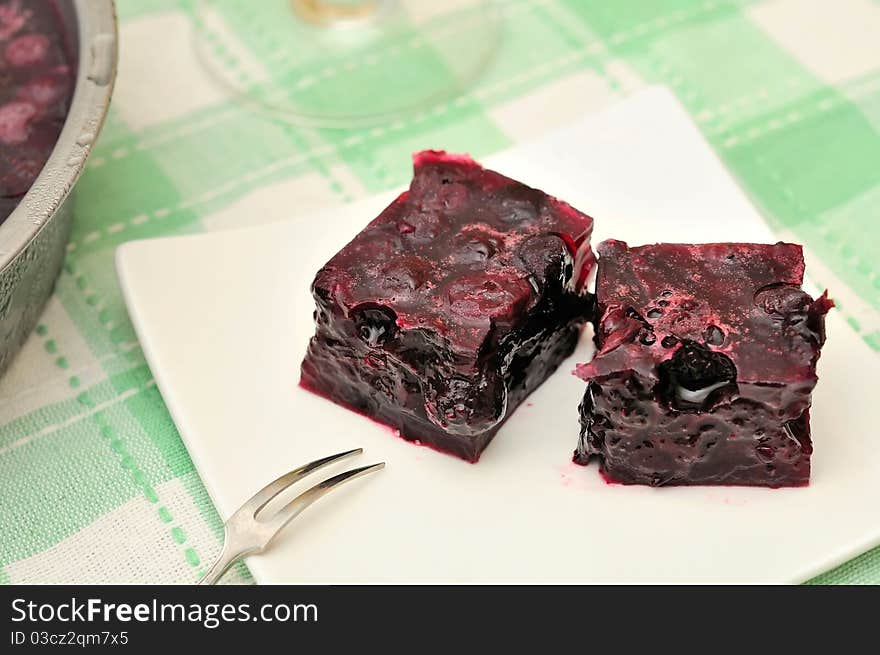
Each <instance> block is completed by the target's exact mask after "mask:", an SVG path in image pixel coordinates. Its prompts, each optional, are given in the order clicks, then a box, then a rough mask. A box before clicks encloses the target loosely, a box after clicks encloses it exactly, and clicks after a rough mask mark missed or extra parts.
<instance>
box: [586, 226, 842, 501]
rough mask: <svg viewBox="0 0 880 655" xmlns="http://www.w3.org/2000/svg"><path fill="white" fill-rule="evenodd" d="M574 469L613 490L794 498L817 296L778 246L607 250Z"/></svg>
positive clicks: (796, 261) (806, 459)
mask: <svg viewBox="0 0 880 655" xmlns="http://www.w3.org/2000/svg"><path fill="white" fill-rule="evenodd" d="M598 251H599V265H598V274H597V282H596V301H597V304H598V319H597V324H596V345H597V349H598V352H597V354H596V357H595V358H594V359H593V360H592V361H591V362H590V363H588V364H583V365H580V366H579V367H578V369H577V372H576V373H577V375H578V376H580V377H581V378H583V379H584V380H586V381H587V389H586V393H585V395H584V399H583V402H582V404H581V406H580V412H581V438H580V442H579V445H578V449H577V451H576V453H575V460H576V461H578V462H580V463H587V461H588V459H589V458H591V457H593V456H595V457H596V458H597V459H598V460H599V462H600V465H601V470H602V472H603V474H604V475H605V477H606V478H607V479H608V480H610V481H614V482H622V483H628V484H650V485H655V486H657V485H684V484H736V485H759V486H768V487H782V486H799V485H805V484H807V483H808V482H809V478H810V454H811V452H812V444H811V441H810V396H811V392H812V390H813V387H814V386H815V384H816V379H817V378H816V362H817V360H818V358H819V353H820V349H821V347H822V344H823V343H824V341H825V314H826V313H827V312H828V310H829V309H830V308H831V307H832V306H833V302H832V301H831V300H829V299H828V297H827V292H826V293H825V294H823V295H822V296H821V297H820V298H818V299H816V300H814V299H813V298H811V297H810V296H809V295H808V294H807V293H805V292H804V291H802V290H801V283H802V282H803V274H804V261H803V254H802V250H801V247H800V246H798V245H793V244H788V243H777V244H775V245H768V244H747V243H723V244H722V243H718V244H702V245H676V244H658V245H649V246H642V247H636V248H630V247H629V246H627V244H625V243H623V242H620V241H605V242H603V243H602V244H601V245H600V246H599V248H598Z"/></svg>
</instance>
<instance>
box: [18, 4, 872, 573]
mask: <svg viewBox="0 0 880 655" xmlns="http://www.w3.org/2000/svg"><path fill="white" fill-rule="evenodd" d="M429 4H431V5H433V8H432V11H431V12H430V15H426V16H421V17H419V18H418V20H415V19H414V20H413V26H412V30H411V31H410V32H409V33H408V34H396V35H395V36H394V38H395V39H398V42H397V43H394V44H392V45H393V46H394V47H393V48H389V49H388V51H389V52H392V53H394V56H405V57H409V58H412V59H413V60H414V61H418V62H419V65H420V66H423V67H424V70H425V74H426V75H444V74H448V73H445V71H448V69H447V68H445V63H444V62H443V61H442V60H441V59H440V58H438V57H437V56H436V54H435V53H433V52H432V50H431V46H430V38H427V39H422V38H420V35H422V34H425V33H427V32H428V29H426V28H430V27H431V26H432V23H433V22H434V21H444V24H445V28H444V29H447V30H448V29H455V28H456V26H457V25H463V26H464V25H466V24H467V20H466V19H465V17H459V16H457V15H456V14H455V13H454V12H456V11H460V10H456V9H455V3H454V2H449V3H445V2H438V3H429ZM502 6H503V12H504V21H505V34H504V38H503V41H502V44H501V51H500V52H499V53H498V57H497V59H496V60H495V61H494V63H493V65H492V68H491V70H490V71H489V73H488V74H487V75H486V76H485V77H483V78H482V79H481V80H480V81H479V83H478V85H477V86H476V87H475V88H474V89H472V90H471V92H470V93H468V94H467V95H465V96H463V97H459V98H456V99H454V100H452V101H450V102H446V103H443V104H440V105H439V106H437V107H434V108H432V109H430V110H429V111H426V112H422V113H419V114H415V115H412V116H408V117H405V118H402V119H400V120H398V121H395V122H393V123H391V124H389V125H386V126H383V127H379V128H374V129H366V130H357V131H344V130H343V131H332V130H327V131H322V130H309V129H301V128H297V127H294V126H291V125H289V124H285V123H283V122H280V121H277V120H272V119H269V118H266V117H263V116H260V115H258V114H255V113H254V112H253V111H251V110H248V109H247V108H244V107H242V106H240V105H238V104H236V102H235V101H233V100H232V99H231V98H230V97H228V96H227V94H225V93H224V91H223V89H222V88H220V87H218V86H217V85H216V84H215V83H214V82H213V81H212V80H211V79H209V77H208V75H207V74H206V73H205V72H204V70H203V69H202V67H201V66H200V64H199V62H198V61H197V60H196V58H195V56H194V50H193V42H192V30H193V24H194V22H195V19H194V11H193V8H192V6H191V4H190V2H186V1H184V0H119V2H118V10H119V14H120V20H121V26H120V32H121V61H120V68H119V79H118V84H117V88H116V93H115V97H114V102H113V107H112V110H111V114H110V118H109V120H108V123H107V125H106V128H105V130H104V132H103V134H102V136H101V139H100V141H99V143H98V144H97V145H96V147H95V151H94V153H93V156H92V158H91V160H90V162H89V165H88V169H87V171H86V174H85V175H84V177H83V179H82V183H81V186H80V191H79V194H78V195H77V197H76V214H77V219H76V225H75V228H74V233H73V237H72V241H71V244H70V248H69V254H68V257H67V260H66V264H65V266H64V270H63V272H62V274H61V277H60V279H59V281H58V286H57V290H56V292H55V295H54V296H53V297H52V299H51V301H50V302H49V305H48V307H47V309H46V312H45V314H44V316H43V318H42V321H41V323H40V325H39V327H38V328H37V330H36V332H35V333H34V334H33V336H32V337H31V338H30V340H29V341H28V342H27V344H26V346H25V347H24V350H23V352H22V353H21V355H20V356H19V357H18V358H17V360H16V361H15V363H14V365H13V367H12V369H11V370H10V371H9V373H8V374H7V375H6V376H5V377H4V378H3V379H2V381H0V582H4V583H20V582H25V583H27V582H32V583H36V582H71V583H84V582H113V581H118V582H184V583H188V582H193V581H195V580H196V579H197V577H198V576H199V574H200V572H201V571H202V569H203V568H204V567H205V565H206V563H207V562H209V560H210V559H211V558H212V557H213V556H214V555H215V554H216V553H217V552H218V549H219V543H220V537H221V524H220V521H219V519H218V516H217V514H216V512H215V510H214V508H213V506H212V505H211V502H210V500H209V498H208V496H207V494H206V492H205V490H204V488H203V486H202V484H201V482H200V480H199V477H198V474H197V473H196V471H195V470H194V468H193V464H192V461H191V460H190V458H189V456H188V454H187V452H186V450H185V448H184V446H183V444H182V443H181V440H180V438H179V436H178V434H177V432H176V430H175V427H174V425H173V423H172V422H171V419H170V418H169V415H168V412H167V411H166V409H165V407H164V405H163V403H162V399H161V397H160V395H159V392H158V390H157V389H156V386H155V383H154V381H153V379H152V377H151V374H150V370H149V368H148V367H147V365H146V363H145V360H144V356H143V354H142V352H141V350H140V348H139V346H138V342H137V339H136V338H135V335H134V332H133V330H132V326H131V323H130V322H129V319H128V317H127V315H126V310H125V307H124V305H123V302H122V299H121V297H120V293H119V289H118V287H117V282H116V275H115V272H114V267H113V253H114V250H115V248H116V246H118V245H119V244H120V243H122V242H124V241H127V240H129V239H136V238H144V237H154V236H159V235H168V234H183V233H193V232H200V231H204V230H212V229H220V228H225V227H229V226H244V225H249V224H254V223H256V222H262V221H267V220H273V219H278V218H283V217H285V216H290V215H294V214H298V213H303V212H308V211H309V210H312V209H315V208H318V207H321V206H326V205H330V204H333V203H342V202H347V201H351V200H353V199H355V198H359V197H362V196H365V195H368V194H372V193H375V192H377V191H381V190H384V189H388V188H391V187H393V186H396V185H401V184H404V183H405V182H406V181H407V177H408V175H409V164H408V161H409V155H410V153H411V152H412V151H413V150H416V149H420V148H423V147H427V146H433V147H444V148H446V149H450V150H458V151H469V152H471V153H472V154H474V155H475V156H477V157H481V156H485V155H487V154H488V153H491V152H493V151H496V150H499V149H501V148H505V147H508V146H510V145H511V144H513V143H516V142H518V141H520V140H523V139H528V138H533V137H535V136H538V135H540V134H541V133H542V132H545V131H547V130H550V129H552V128H554V127H556V126H559V125H561V124H564V123H566V122H569V121H572V120H574V119H576V118H578V117H580V116H582V115H583V114H585V113H587V112H589V111H592V110H594V109H597V108H600V107H602V106H604V105H607V104H609V103H613V102H615V101H616V100H618V99H619V98H621V97H623V96H624V95H626V94H628V93H630V92H632V91H633V90H634V89H637V88H639V87H641V86H643V85H646V84H657V83H660V84H665V85H668V86H669V87H671V88H672V89H673V90H674V91H675V93H676V94H677V95H678V97H679V98H680V100H681V101H682V102H683V103H684V105H685V106H686V107H687V109H688V111H689V112H690V113H691V115H692V117H693V119H694V121H695V122H696V123H697V124H698V125H699V127H700V129H701V130H702V131H703V133H704V134H705V136H706V138H707V139H708V140H709V141H710V142H711V143H712V145H713V146H714V148H715V149H716V151H717V153H718V154H719V156H720V157H721V158H722V159H723V160H724V161H725V162H726V164H727V165H728V166H729V168H730V170H731V171H733V173H734V174H735V175H736V176H737V177H738V179H739V180H740V182H741V183H742V185H743V187H744V188H745V189H746V190H747V191H748V192H749V193H750V194H751V196H752V197H753V199H754V201H755V202H756V203H757V205H758V206H760V207H761V208H762V210H763V211H764V212H765V214H766V216H767V218H768V220H769V221H770V222H771V223H772V225H773V226H774V227H775V228H776V229H777V231H778V233H779V235H780V237H782V238H785V239H790V240H796V241H799V242H802V243H804V244H806V246H807V247H808V249H809V251H810V254H811V257H812V261H811V263H813V264H814V266H813V270H814V273H815V274H818V277H819V279H818V280H817V281H818V282H819V283H820V284H822V285H824V286H827V287H829V288H830V289H831V290H832V293H833V295H834V298H835V300H836V301H837V303H838V306H839V311H841V312H842V313H843V314H844V315H845V316H846V318H847V320H848V321H849V323H850V324H851V325H852V327H853V328H854V329H855V330H856V331H857V332H858V333H859V334H861V335H862V337H863V338H864V339H865V341H866V342H867V343H868V344H869V345H870V346H871V347H872V348H873V349H874V350H880V320H878V317H880V314H878V310H880V271H878V266H877V264H876V262H877V261H880V220H878V217H880V36H878V35H880V0H834V1H831V0H756V1H752V2H750V1H748V0H739V1H736V0H614V1H613V2H600V1H595V2H594V1H587V0H513V1H509V2H502ZM219 7H220V9H219V12H218V18H217V20H215V21H214V22H215V24H214V25H212V31H213V33H214V34H215V35H217V34H219V35H220V36H219V37H217V38H215V39H214V44H213V47H214V51H215V52H214V54H213V55H212V56H216V57H218V58H221V61H223V62H224V63H225V65H228V66H229V67H230V68H233V69H235V71H234V72H235V74H236V75H239V76H249V77H243V78H242V79H248V80H250V81H252V82H253V84H254V86H255V88H258V87H259V84H260V80H265V79H267V78H268V77H272V78H273V79H277V78H278V77H279V76H287V77H289V78H290V79H291V80H296V79H300V78H302V77H303V76H308V75H315V74H320V75H323V76H328V75H331V76H332V75H333V72H334V70H336V69H338V68H340V66H343V67H344V66H357V65H360V62H331V63H334V64H340V66H337V67H336V68H334V67H333V66H330V65H327V64H326V62H324V63H322V62H317V61H316V62H314V66H313V67H312V68H311V69H310V68H308V67H307V66H305V65H303V64H300V65H299V68H290V70H285V69H284V68H283V67H285V66H290V63H289V62H290V61H291V58H289V57H287V56H285V42H284V35H283V33H281V32H279V27H278V26H279V24H280V21H278V20H276V18H275V17H274V16H273V14H272V12H273V11H277V3H264V2H251V1H249V0H228V2H223V3H220V5H219ZM271 7H276V8H275V9H272V8H271ZM438 7H439V9H438ZM255 27H256V28H258V31H257V33H258V34H259V35H260V38H259V39H254V38H252V37H251V36H249V35H250V34H252V33H253V30H254V28H255ZM319 67H321V68H320V70H319ZM362 79H363V84H365V85H372V88H373V89H374V92H376V93H387V94H394V93H395V89H394V84H395V81H393V80H374V79H371V75H370V74H369V73H367V72H365V74H364V75H363V77H362ZM363 91H364V89H361V92H363ZM274 92H277V89H275V90H274ZM340 92H342V91H340ZM279 190H282V191H283V192H284V194H285V196H286V197H287V198H289V205H288V206H285V207H277V206H275V205H272V204H270V203H264V202H261V200H260V198H261V197H267V196H266V195H264V194H267V193H269V192H270V191H271V195H272V196H273V197H274V196H275V194H277V193H278V191H279ZM585 209H587V210H589V207H587V208H585ZM711 218H712V217H711V216H707V220H711ZM157 265H161V263H158V262H157ZM218 302H222V298H218ZM238 576H239V579H243V580H247V579H248V574H247V571H246V570H245V569H244V567H241V568H239V569H238ZM817 581H819V582H823V583H880V549H876V550H874V551H872V552H869V553H866V554H865V555H863V556H861V557H859V558H857V559H855V560H853V561H852V562H850V563H848V564H845V565H844V566H841V567H840V568H838V569H836V570H834V571H832V572H829V573H826V574H825V575H823V576H820V578H818V579H817Z"/></svg>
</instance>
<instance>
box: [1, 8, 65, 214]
mask: <svg viewBox="0 0 880 655" xmlns="http://www.w3.org/2000/svg"><path fill="white" fill-rule="evenodd" d="M56 12H57V8H56V7H55V3H54V2H50V1H47V0H6V1H4V0H0V223H2V222H3V221H4V220H5V219H6V218H7V217H8V216H9V214H10V213H11V212H12V210H13V209H14V208H15V206H16V205H17V204H18V202H19V200H21V198H22V196H24V194H25V193H26V192H27V190H28V189H29V188H30V187H31V185H32V184H33V182H34V180H35V179H36V178H37V175H39V173H40V171H41V170H42V168H43V165H44V164H45V163H46V160H47V159H48V158H49V155H50V153H51V152H52V148H53V147H54V146H55V142H56V141H57V139H58V135H59V134H60V133H61V128H62V126H63V125H64V119H65V117H66V116H67V111H68V109H69V107H70V98H71V94H72V91H73V77H74V70H73V67H72V65H71V63H70V62H71V61H72V57H71V56H70V55H69V44H68V43H67V40H66V39H67V37H66V36H65V34H64V32H63V31H62V29H61V24H60V20H59V18H58V15H57V13H56Z"/></svg>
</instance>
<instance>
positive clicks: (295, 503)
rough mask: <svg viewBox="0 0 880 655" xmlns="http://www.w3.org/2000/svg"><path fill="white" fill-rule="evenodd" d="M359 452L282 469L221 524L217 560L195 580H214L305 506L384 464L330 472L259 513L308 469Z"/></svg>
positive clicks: (267, 541) (254, 551)
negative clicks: (263, 514)
mask: <svg viewBox="0 0 880 655" xmlns="http://www.w3.org/2000/svg"><path fill="white" fill-rule="evenodd" d="M362 452H364V450H363V448H355V449H354V450H349V451H346V452H344V453H338V454H336V455H330V456H329V457H324V458H323V459H316V460H315V461H314V462H309V463H308V464H304V465H303V466H300V467H299V468H296V469H294V470H292V471H290V472H289V473H285V474H284V475H282V476H281V477H280V478H278V479H277V480H275V481H273V482H270V483H269V484H267V485H266V486H265V487H263V488H262V489H260V490H259V491H258V492H257V493H256V494H254V496H253V497H252V498H251V499H250V500H248V501H246V502H245V503H244V505H242V506H241V507H239V508H238V509H237V510H236V511H235V513H234V514H233V515H232V516H230V517H229V520H228V521H226V525H224V526H223V531H224V539H223V550H222V551H221V552H220V555H219V557H218V558H217V561H215V562H214V565H213V566H212V567H211V568H210V569H209V570H208V572H207V573H206V574H205V577H204V578H202V579H201V580H200V581H199V584H200V585H201V584H215V583H216V582H217V581H218V580H219V579H220V578H221V577H222V576H223V574H224V573H226V571H227V570H228V569H229V567H230V566H232V565H233V564H235V563H236V562H237V561H238V560H239V559H241V558H242V557H245V556H247V555H255V554H257V553H261V552H263V550H265V549H266V547H267V546H268V545H269V544H270V542H271V541H272V540H273V539H274V538H275V537H276V536H277V535H278V533H279V532H281V530H283V529H284V527H285V526H286V525H287V524H288V523H290V522H291V521H292V520H293V519H295V518H296V517H297V516H299V514H300V513H301V512H302V511H303V510H304V509H305V508H306V507H308V506H309V505H311V504H312V503H314V502H315V501H316V500H318V499H319V498H322V497H323V496H325V495H326V494H328V493H330V492H331V491H332V490H333V489H335V488H336V487H338V486H339V485H341V484H343V483H345V482H348V481H349V480H354V479H356V478H359V477H362V476H364V475H367V474H368V473H372V472H373V471H378V470H379V469H382V468H385V462H379V463H378V464H371V465H370V466H362V467H361V468H357V469H352V470H350V471H345V472H344V473H340V474H339V475H334V476H333V477H332V478H328V479H326V480H324V481H323V482H319V483H318V484H316V485H315V486H314V487H311V488H310V489H307V490H306V491H304V492H302V493H301V494H300V495H299V496H297V497H296V498H294V499H293V500H291V501H290V502H289V503H287V504H286V505H285V506H284V507H282V508H281V509H280V510H278V511H277V512H275V513H274V514H273V515H272V516H269V517H265V518H263V517H260V516H259V514H260V511H261V510H262V509H263V508H264V507H265V506H266V505H267V504H268V503H269V501H271V500H272V499H273V498H275V497H276V496H277V495H278V494H280V493H281V492H282V491H284V490H285V489H288V488H289V487H290V486H291V485H293V484H294V483H296V482H298V481H299V480H302V479H303V478H304V477H306V476H307V475H309V474H310V473H314V472H315V471H317V470H318V469H321V468H324V467H325V466H329V465H330V464H333V463H334V462H338V461H339V460H341V459H345V458H346V457H352V456H354V455H360V454H361V453H362Z"/></svg>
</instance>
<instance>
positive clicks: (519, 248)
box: [302, 151, 595, 461]
mask: <svg viewBox="0 0 880 655" xmlns="http://www.w3.org/2000/svg"><path fill="white" fill-rule="evenodd" d="M414 161H415V174H414V177H413V180H412V183H411V185H410V189H409V190H408V191H406V192H404V193H402V194H401V195H400V196H399V197H398V198H397V199H396V200H395V201H394V202H393V203H392V204H391V205H389V206H388V207H387V208H386V209H385V210H384V211H383V212H382V213H381V214H380V215H379V217H377V218H376V219H375V220H374V221H372V222H371V223H370V224H369V225H368V226H367V227H366V228H365V229H364V230H363V231H362V232H361V233H360V234H358V235H357V236H356V237H355V238H354V239H353V240H352V241H351V242H350V243H349V244H348V245H347V246H345V247H344V248H343V249H342V250H341V251H340V252H339V253H337V254H336V255H335V256H334V257H333V258H332V259H331V260H330V261H329V262H328V263H327V264H326V265H325V266H324V267H323V268H322V269H321V270H320V271H319V272H318V274H317V276H316V277H315V280H314V282H313V285H312V292H313V295H314V298H315V302H316V306H317V309H316V312H315V320H316V332H315V336H314V337H313V339H312V341H311V343H310V344H309V349H308V353H307V355H306V358H305V360H304V361H303V364H302V384H303V386H305V387H306V388H308V389H310V390H312V391H315V392H317V393H320V394H322V395H324V396H326V397H328V398H330V399H331V400H334V401H335V402H338V403H340V404H343V405H346V406H348V407H350V408H353V409H356V410H357V411H360V412H362V413H364V414H366V415H368V416H370V417H372V418H375V419H377V420H379V421H381V422H383V423H386V424H388V425H390V426H392V427H394V428H396V429H398V430H399V431H400V433H401V435H402V436H403V437H404V438H406V439H410V440H418V441H420V442H422V443H425V444H427V445H431V446H433V447H435V448H437V449H440V450H443V451H447V452H450V453H453V454H455V455H458V456H459V457H462V458H464V459H467V460H470V461H476V460H477V459H478V458H479V456H480V453H481V452H482V450H483V449H484V448H485V447H486V446H487V445H488V443H489V441H490V440H491V439H492V437H493V436H494V435H495V433H496V432H497V431H498V429H499V428H500V427H501V425H502V423H503V422H504V421H505V420H506V419H507V418H508V417H509V416H510V414H511V412H512V411H513V410H514V408H515V407H516V406H517V405H518V404H519V403H520V402H521V401H522V400H523V399H524V398H525V397H526V396H527V395H528V394H529V393H530V392H531V391H533V390H534V389H535V388H536V387H537V386H538V385H539V384H541V382H543V381H544V379H546V377H547V376H548V375H549V374H550V373H552V372H553V371H554V370H555V369H556V367H557V366H558V365H559V363H560V362H561V361H562V360H563V359H564V358H565V357H567V356H568V355H570V354H571V352H572V351H573V349H574V346H575V343H576V341H577V338H578V335H579V332H580V328H581V326H582V325H583V323H584V322H585V320H586V319H587V317H588V316H589V314H590V311H591V308H592V296H590V295H588V294H587V293H586V292H585V291H584V286H585V283H586V280H587V277H588V275H589V273H590V271H591V269H592V267H593V265H594V261H595V260H594V257H593V253H592V251H591V249H590V244H589V239H590V234H591V232H592V225H593V221H592V219H591V218H590V217H589V216H586V215H585V214H582V213H580V212H578V211H577V210H575V209H573V208H572V207H570V206H569V205H567V204H565V203H563V202H561V201H559V200H557V199H555V198H553V197H551V196H548V195H547V194H545V193H543V192H542V191H538V190H536V189H532V188H530V187H527V186H525V185H524V184H521V183H519V182H516V181H514V180H511V179H510V178H507V177H504V176H503V175H500V174H498V173H496V172H494V171H489V170H486V169H483V168H482V167H481V166H480V165H479V164H477V163H476V162H474V161H473V160H471V159H470V158H469V157H467V156H460V155H449V154H446V153H443V152H438V151H425V152H422V153H419V154H417V155H416V156H415V160H414Z"/></svg>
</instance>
